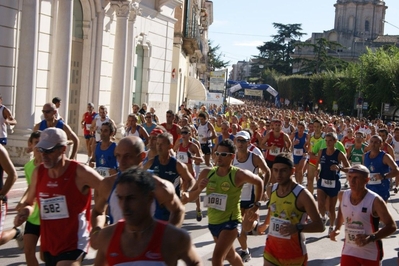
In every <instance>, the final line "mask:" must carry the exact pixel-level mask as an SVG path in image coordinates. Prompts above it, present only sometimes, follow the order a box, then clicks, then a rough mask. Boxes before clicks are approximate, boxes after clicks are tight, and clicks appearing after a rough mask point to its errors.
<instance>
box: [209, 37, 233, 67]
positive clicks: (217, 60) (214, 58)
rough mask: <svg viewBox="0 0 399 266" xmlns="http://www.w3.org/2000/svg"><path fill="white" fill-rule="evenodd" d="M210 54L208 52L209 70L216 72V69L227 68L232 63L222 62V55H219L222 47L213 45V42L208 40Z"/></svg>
mask: <svg viewBox="0 0 399 266" xmlns="http://www.w3.org/2000/svg"><path fill="white" fill-rule="evenodd" d="M208 46H209V52H208V69H209V71H214V70H216V69H221V68H226V67H227V66H228V65H229V64H230V61H223V60H222V53H218V51H219V49H220V46H219V45H216V46H213V45H212V41H211V40H208Z"/></svg>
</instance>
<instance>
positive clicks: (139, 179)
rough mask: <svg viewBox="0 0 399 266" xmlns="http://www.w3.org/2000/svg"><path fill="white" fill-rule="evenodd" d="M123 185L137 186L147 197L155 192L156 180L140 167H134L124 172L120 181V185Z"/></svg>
mask: <svg viewBox="0 0 399 266" xmlns="http://www.w3.org/2000/svg"><path fill="white" fill-rule="evenodd" d="M123 184H128V185H130V184H135V185H136V186H137V187H138V188H139V190H140V191H141V192H142V193H143V194H145V195H148V194H149V193H150V192H151V191H154V190H155V179H154V178H153V177H152V174H151V173H150V172H148V171H147V170H144V169H141V168H138V167H132V168H129V169H127V170H126V171H124V172H122V174H121V175H120V177H119V179H118V185H123Z"/></svg>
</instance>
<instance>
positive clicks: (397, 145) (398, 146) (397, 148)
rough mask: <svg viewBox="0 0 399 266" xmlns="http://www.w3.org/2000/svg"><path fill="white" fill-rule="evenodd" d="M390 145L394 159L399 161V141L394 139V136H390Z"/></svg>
mask: <svg viewBox="0 0 399 266" xmlns="http://www.w3.org/2000/svg"><path fill="white" fill-rule="evenodd" d="M392 147H393V152H394V154H395V161H396V162H397V161H399V141H396V140H395V138H392Z"/></svg>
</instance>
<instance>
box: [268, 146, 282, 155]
mask: <svg viewBox="0 0 399 266" xmlns="http://www.w3.org/2000/svg"><path fill="white" fill-rule="evenodd" d="M280 153H281V149H280V148H278V147H277V148H274V149H272V150H269V154H270V155H273V156H277V155H279V154H280Z"/></svg>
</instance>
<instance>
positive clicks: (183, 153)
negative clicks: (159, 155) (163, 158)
mask: <svg viewBox="0 0 399 266" xmlns="http://www.w3.org/2000/svg"><path fill="white" fill-rule="evenodd" d="M190 146H191V143H188V145H187V147H184V146H183V143H180V145H179V149H178V150H177V152H176V157H177V159H178V160H179V161H180V162H182V163H185V164H192V163H193V162H192V160H191V153H190V151H189V149H190Z"/></svg>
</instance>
